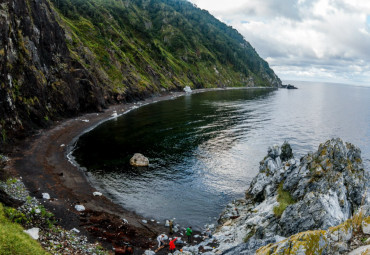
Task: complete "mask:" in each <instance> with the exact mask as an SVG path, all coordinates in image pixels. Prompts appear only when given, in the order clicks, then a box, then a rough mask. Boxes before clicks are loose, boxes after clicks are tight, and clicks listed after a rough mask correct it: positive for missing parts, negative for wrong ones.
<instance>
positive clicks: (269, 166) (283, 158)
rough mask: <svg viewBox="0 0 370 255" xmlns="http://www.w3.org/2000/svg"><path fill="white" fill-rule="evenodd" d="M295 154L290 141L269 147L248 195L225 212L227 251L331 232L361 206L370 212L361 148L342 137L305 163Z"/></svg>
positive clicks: (223, 228) (224, 244) (223, 239)
mask: <svg viewBox="0 0 370 255" xmlns="http://www.w3.org/2000/svg"><path fill="white" fill-rule="evenodd" d="M292 156H293V152H292V150H291V148H290V146H289V144H287V143H284V145H283V146H282V148H280V147H279V146H273V147H271V148H269V150H268V155H267V156H266V157H265V159H264V160H262V161H261V162H260V172H259V174H258V175H257V176H256V177H255V178H254V179H253V181H252V182H251V185H250V187H249V189H248V190H247V192H246V199H242V200H239V201H237V202H234V203H233V204H230V205H229V206H228V207H227V209H226V210H225V212H224V213H223V214H222V215H221V217H220V223H221V224H223V225H222V226H221V227H220V230H219V232H218V233H216V237H218V238H219V240H220V242H221V245H220V247H219V250H220V251H223V252H224V254H235V252H241V251H243V252H246V254H253V253H254V252H255V251H256V249H257V248H259V247H261V246H265V245H267V244H268V243H271V242H278V241H280V240H282V239H283V238H284V237H289V236H291V235H293V234H296V233H299V232H302V231H308V230H327V229H328V228H330V227H334V226H337V225H339V224H341V223H343V222H344V221H346V220H347V219H349V218H350V217H352V215H353V213H354V212H355V211H357V210H358V209H359V208H360V207H361V206H362V208H363V211H364V213H365V216H368V215H369V214H370V210H369V208H370V206H369V205H370V190H366V187H370V182H369V176H368V173H367V172H366V171H365V170H364V168H363V164H362V160H361V151H360V149H358V148H357V147H355V146H354V145H352V144H350V143H344V142H343V141H342V140H341V139H339V138H338V139H332V140H329V141H327V142H326V143H324V144H321V145H320V146H319V148H318V150H317V152H315V153H309V154H307V155H306V156H304V157H302V158H301V159H300V161H298V160H296V159H294V158H293V157H292ZM279 194H283V195H284V197H289V201H290V202H289V203H288V204H287V207H286V208H285V209H282V210H283V212H282V214H278V213H276V212H274V210H275V209H277V208H280V209H281V205H282V204H283V201H282V200H284V199H282V198H281V197H283V195H279ZM292 201H293V202H292ZM235 210H237V211H238V212H239V215H238V217H237V218H235V213H234V212H235ZM276 211H277V210H276ZM339 248H340V247H339ZM339 248H338V249H339Z"/></svg>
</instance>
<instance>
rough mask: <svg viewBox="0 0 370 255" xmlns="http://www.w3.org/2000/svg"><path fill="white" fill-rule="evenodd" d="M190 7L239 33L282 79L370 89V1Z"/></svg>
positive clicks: (236, 1)
mask: <svg viewBox="0 0 370 255" xmlns="http://www.w3.org/2000/svg"><path fill="white" fill-rule="evenodd" d="M191 2H193V3H195V4H196V5H198V7H200V8H203V9H207V10H209V11H210V12H211V13H212V14H213V15H215V16H216V17H217V18H219V19H220V20H226V21H227V23H228V24H229V25H231V26H233V27H234V28H236V29H237V30H238V31H239V32H240V33H241V34H242V35H243V36H244V37H245V39H246V40H247V41H249V42H250V43H251V44H252V46H253V47H254V48H255V49H256V50H257V52H258V53H259V54H260V55H261V57H263V58H265V59H266V60H267V61H268V62H269V64H270V66H271V67H272V68H273V69H274V70H275V72H276V73H277V74H278V75H279V76H280V77H281V78H282V79H290V78H292V77H294V78H296V79H299V77H302V79H305V80H307V79H308V78H310V77H314V78H315V79H321V80H323V81H333V82H338V81H340V82H346V83H362V84H368V85H369V86H370V79H369V78H370V77H369V74H368V73H370V66H369V65H368V64H367V63H369V62H370V51H369V50H368V49H369V45H370V1H367V0H362V1H360V0H336V1H333V0H298V1H297V0H284V1H275V0H264V1H260V0H233V1H232V2H231V1H226V0H213V1H207V0H192V1H191Z"/></svg>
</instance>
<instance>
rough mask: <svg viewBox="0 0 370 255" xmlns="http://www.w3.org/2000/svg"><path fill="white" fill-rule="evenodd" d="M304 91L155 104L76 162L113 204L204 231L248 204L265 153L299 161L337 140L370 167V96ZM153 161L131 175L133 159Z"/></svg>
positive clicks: (89, 136) (309, 86) (108, 126)
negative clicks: (282, 150) (287, 151)
mask: <svg viewBox="0 0 370 255" xmlns="http://www.w3.org/2000/svg"><path fill="white" fill-rule="evenodd" d="M294 85H296V86H297V87H299V89H298V90H286V89H279V90H273V89H242V90H224V91H211V92H205V93H199V94H193V95H186V96H184V97H180V98H177V99H175V100H170V101H162V102H157V103H155V104H150V105H147V106H143V107H140V108H138V109H136V110H134V111H131V112H129V113H127V114H125V115H123V116H121V117H119V118H118V119H117V120H111V121H107V122H105V123H103V124H101V125H100V126H98V127H97V128H95V129H93V130H92V131H90V132H88V133H86V134H84V135H83V136H81V137H80V139H79V140H78V142H77V144H76V147H75V150H74V152H73V156H74V157H75V159H76V161H77V162H78V163H79V165H80V166H82V167H86V168H87V171H88V172H89V176H90V177H89V178H90V180H91V182H92V183H93V185H94V186H95V187H96V188H97V189H98V190H100V191H102V192H103V193H104V194H107V195H108V196H109V197H110V198H111V199H112V200H113V201H114V202H116V203H118V204H120V205H122V206H123V207H125V208H127V209H131V210H134V211H136V212H137V213H138V214H140V215H143V216H144V217H148V218H154V219H156V220H162V221H163V220H165V219H170V218H176V222H177V223H180V224H182V225H192V226H193V227H195V228H200V227H202V226H203V225H204V224H206V223H214V222H215V221H216V218H217V217H218V215H219V214H220V213H221V211H222V210H223V208H224V207H225V205H226V204H227V203H228V202H230V201H232V200H233V199H237V198H240V197H243V196H244V192H245V190H246V189H247V188H248V185H249V183H250V181H251V179H252V178H253V177H254V176H255V175H256V174H257V173H258V167H259V161H261V160H262V159H263V158H264V156H265V155H266V153H267V149H268V147H269V146H271V145H274V144H278V145H281V144H282V143H283V142H284V141H285V140H286V141H288V142H289V143H290V144H291V145H292V148H293V152H294V154H295V157H297V158H299V157H301V156H303V155H304V154H306V153H307V152H309V151H314V150H316V149H317V147H318V146H319V144H320V143H322V142H325V141H326V140H328V139H331V138H335V137H340V138H342V139H343V140H344V141H347V142H351V143H353V144H355V145H356V146H358V147H360V149H361V150H362V158H363V160H364V165H365V168H366V169H367V170H369V167H370V88H368V87H355V86H348V85H342V84H326V83H308V82H294ZM137 152H139V153H142V154H144V155H145V156H147V157H148V158H149V159H150V166H149V167H148V168H141V169H137V168H133V167H131V166H130V165H129V159H130V158H131V157H132V155H133V154H134V153H137Z"/></svg>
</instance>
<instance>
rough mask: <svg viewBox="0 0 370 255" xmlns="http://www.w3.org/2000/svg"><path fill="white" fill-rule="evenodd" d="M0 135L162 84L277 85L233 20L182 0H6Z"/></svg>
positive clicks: (1, 24) (0, 24) (1, 25)
mask: <svg viewBox="0 0 370 255" xmlns="http://www.w3.org/2000/svg"><path fill="white" fill-rule="evenodd" d="M0 14H1V15H0V32H1V35H2V37H1V40H0V56H1V58H0V78H1V79H0V81H1V87H2V90H1V91H0V99H1V100H0V128H1V137H0V138H1V139H0V142H1V143H7V142H9V141H10V140H11V139H12V137H14V136H15V135H18V136H19V135H24V134H27V133H28V131H29V130H33V129H34V128H38V127H43V126H45V125H47V124H48V123H50V121H51V120H55V119H57V118H60V117H68V116H74V115H76V114H78V113H81V112H86V111H92V110H99V109H101V108H104V107H106V106H107V105H109V104H112V103H117V102H125V101H131V100H135V99H140V98H143V97H146V96H149V95H151V94H153V93H157V92H160V91H165V90H180V89H182V88H183V87H185V86H190V87H192V88H203V87H223V86H276V87H277V86H279V85H280V84H281V82H280V80H279V78H278V77H277V76H276V75H275V74H274V72H273V71H272V70H271V69H270V68H269V66H268V64H267V62H265V61H264V60H262V59H261V58H260V57H259V56H258V54H257V53H256V51H255V50H254V49H253V48H252V46H251V45H250V44H249V43H248V42H246V41H245V40H244V39H243V37H242V36H241V35H240V34H239V33H238V32H237V31H236V30H234V29H232V28H231V27H228V26H227V25H225V24H223V23H221V22H220V21H218V20H217V19H215V18H214V17H213V16H212V15H210V14H209V13H208V12H207V11H204V10H200V9H198V8H196V7H194V6H193V5H192V4H191V3H189V2H187V1H184V0H49V1H48V0H39V1H31V0H5V1H3V3H2V4H1V5H0Z"/></svg>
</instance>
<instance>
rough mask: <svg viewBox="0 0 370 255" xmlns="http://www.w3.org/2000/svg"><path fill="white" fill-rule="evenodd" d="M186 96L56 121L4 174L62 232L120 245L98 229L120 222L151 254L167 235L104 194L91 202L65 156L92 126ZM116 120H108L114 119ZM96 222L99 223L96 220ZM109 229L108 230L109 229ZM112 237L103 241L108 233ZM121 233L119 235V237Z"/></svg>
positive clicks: (22, 148)
mask: <svg viewBox="0 0 370 255" xmlns="http://www.w3.org/2000/svg"><path fill="white" fill-rule="evenodd" d="M261 88H263V89H271V87H268V88H266V87H256V88H254V87H252V88H251V87H241V88H212V89H199V90H194V91H193V94H197V93H203V92H207V91H219V90H229V89H261ZM184 95H186V93H185V92H168V93H166V94H162V95H157V96H153V97H151V98H147V99H145V100H142V101H138V102H135V103H127V104H119V105H112V106H110V107H108V108H107V109H105V110H104V111H103V112H99V113H87V114H83V115H80V116H78V117H74V118H70V119H65V120H62V121H56V122H55V123H54V124H53V125H52V126H51V127H50V128H48V129H44V130H39V132H38V133H37V134H35V135H33V136H31V137H28V138H26V139H25V141H23V142H22V143H21V144H20V145H18V146H16V147H15V148H14V150H13V153H12V155H11V159H10V161H9V162H8V164H7V166H6V171H7V172H8V173H10V174H11V175H13V176H16V177H20V178H21V179H22V181H23V182H24V183H25V185H26V187H27V188H28V190H29V191H30V193H31V194H32V196H34V197H36V198H38V199H39V200H40V202H41V203H42V204H43V205H44V206H45V207H46V208H47V209H48V210H49V211H51V212H53V213H54V214H55V216H56V217H57V218H58V219H60V222H59V225H61V226H62V227H64V228H65V229H72V228H75V227H78V228H79V229H81V233H82V234H84V235H86V236H87V237H88V238H89V239H90V240H93V241H103V242H104V243H105V245H104V246H105V247H107V248H108V247H109V246H110V244H112V243H115V242H118V238H121V239H122V237H119V235H118V234H120V233H117V231H118V230H115V231H113V230H110V229H107V226H105V227H104V225H109V224H106V223H105V224H102V223H103V222H106V221H107V220H108V222H109V223H110V224H122V219H126V220H127V221H128V223H129V224H128V225H129V229H130V231H131V232H130V231H129V232H130V233H131V234H126V235H125V238H126V239H125V240H127V242H129V243H130V244H132V245H133V246H135V247H140V248H143V249H147V248H150V247H151V246H152V245H153V243H154V244H155V238H156V236H157V235H158V234H159V233H161V232H164V233H166V232H167V231H168V230H167V228H165V227H164V226H163V224H157V223H156V222H151V221H148V223H146V224H144V223H143V222H142V220H143V219H144V217H142V216H140V215H138V214H136V213H135V212H132V211H129V210H126V209H124V208H122V207H121V206H119V205H117V204H115V203H113V202H112V201H111V200H110V199H109V198H107V197H105V196H104V194H103V196H101V197H95V196H93V192H95V191H97V190H96V189H95V188H94V187H93V186H92V183H91V182H90V181H89V179H88V177H87V175H86V173H85V172H83V171H82V170H81V169H80V168H79V166H78V164H77V165H76V164H73V160H71V159H70V156H68V155H69V154H70V153H71V152H72V151H73V145H74V143H75V142H76V141H77V140H78V138H79V137H80V136H81V135H83V134H84V133H86V132H89V131H90V130H92V129H94V128H95V127H96V126H98V125H100V124H102V123H103V122H105V121H108V120H110V119H112V118H115V117H119V116H121V115H123V114H126V113H128V112H129V111H131V110H134V109H136V108H138V105H139V107H141V106H144V105H147V104H151V103H156V102H160V101H164V100H172V99H176V98H178V97H180V96H184ZM115 112H116V113H117V116H112V115H113V114H114V113H115ZM45 192H47V193H49V194H50V196H51V198H52V199H51V200H47V201H42V193H45ZM77 204H82V205H84V206H85V207H86V211H85V212H77V211H76V210H75V208H74V206H75V205H77ZM96 218H98V220H97V219H96ZM108 228H109V226H108ZM107 231H110V232H116V233H114V234H113V233H112V234H113V236H109V235H108V236H107V235H106V232H107ZM118 232H119V231H118Z"/></svg>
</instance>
